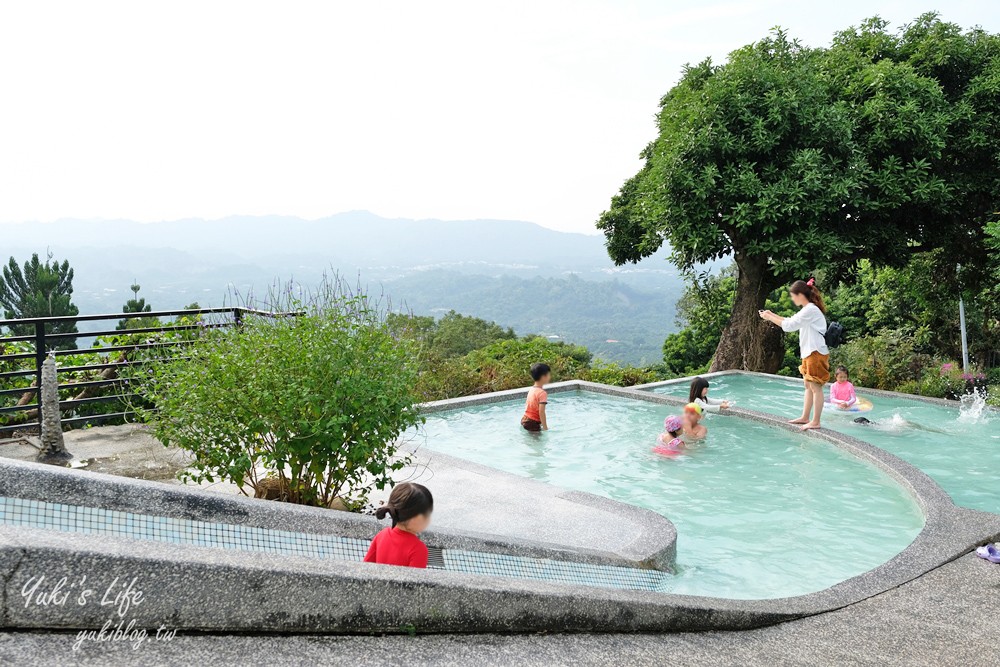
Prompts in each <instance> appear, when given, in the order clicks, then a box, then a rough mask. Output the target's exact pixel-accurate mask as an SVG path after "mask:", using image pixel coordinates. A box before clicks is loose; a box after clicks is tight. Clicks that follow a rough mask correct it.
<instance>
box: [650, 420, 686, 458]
mask: <svg viewBox="0 0 1000 667" xmlns="http://www.w3.org/2000/svg"><path fill="white" fill-rule="evenodd" d="M683 431H684V424H682V423H681V418H680V417H674V416H670V417H667V418H666V419H664V420H663V433H661V434H660V435H659V437H657V438H656V447H653V453H654V454H660V455H662V456H677V455H678V454H680V453H681V449H682V448H683V447H684V441H683V440H681V438H680V436H681V433H682V432H683Z"/></svg>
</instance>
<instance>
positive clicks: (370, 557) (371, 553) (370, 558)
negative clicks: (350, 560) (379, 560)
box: [365, 539, 376, 563]
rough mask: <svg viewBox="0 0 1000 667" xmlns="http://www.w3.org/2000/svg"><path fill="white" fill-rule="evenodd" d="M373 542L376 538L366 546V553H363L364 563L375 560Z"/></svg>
mask: <svg viewBox="0 0 1000 667" xmlns="http://www.w3.org/2000/svg"><path fill="white" fill-rule="evenodd" d="M375 543H376V540H374V539H373V540H372V543H371V545H370V546H369V547H368V553H366V554H365V562H366V563H374V562H375Z"/></svg>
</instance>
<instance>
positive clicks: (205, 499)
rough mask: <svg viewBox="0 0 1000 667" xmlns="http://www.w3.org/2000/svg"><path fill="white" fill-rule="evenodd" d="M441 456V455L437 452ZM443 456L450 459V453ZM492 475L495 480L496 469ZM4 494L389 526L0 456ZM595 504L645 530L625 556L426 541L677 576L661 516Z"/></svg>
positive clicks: (356, 530)
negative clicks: (658, 571) (672, 573)
mask: <svg viewBox="0 0 1000 667" xmlns="http://www.w3.org/2000/svg"><path fill="white" fill-rule="evenodd" d="M435 456H438V455H437V454H436V453H435ZM441 456H442V458H445V457H444V455H441ZM446 458H448V459H453V461H454V463H455V464H457V465H461V466H462V467H465V468H475V464H473V463H472V462H470V461H465V460H464V459H454V457H446ZM488 470H490V471H491V474H492V472H493V469H492V468H490V469H488ZM502 474H504V475H505V474H506V473H502ZM510 477H511V478H512V479H513V480H517V481H523V482H525V486H530V487H536V486H541V487H548V488H549V489H550V490H551V492H552V493H553V494H563V495H565V494H572V493H574V492H570V491H566V490H565V489H560V488H558V487H554V486H550V485H545V484H542V483H541V482H536V481H534V480H525V479H524V478H522V477H519V476H517V475H511V476H510ZM583 495H589V494H583ZM0 496H8V497H15V498H24V499H27V500H39V501H46V502H54V503H61V504H67V505H78V506H85V507H97V508H100V509H107V510H118V511H128V512H137V513H144V514H151V515H155V516H165V517H172V518H177V519H188V520H196V521H208V522H213V523H230V524H239V525H247V526H253V527H258V528H270V529H277V530H287V531H292V532H301V533H313V534H320V535H337V536H341V537H352V538H357V539H363V540H370V539H371V538H372V537H374V536H375V534H376V533H377V532H378V531H379V530H381V529H382V528H384V527H385V526H386V525H388V524H387V522H383V521H378V520H377V519H376V518H375V517H373V516H369V515H364V514H357V513H353V512H340V511H336V510H328V509H322V508H319V507H309V506H305V505H294V504H289V503H281V502H275V501H269V500H259V499H255V498H248V497H245V496H238V495H223V494H220V493H216V492H213V491H207V490H205V489H201V488H197V487H195V488H192V487H187V486H182V485H172V484H164V483H162V482H156V481H148V480H139V479H132V478H128V477H117V476H114V475H107V474H104V473H96V472H90V471H86V470H72V469H67V468H61V467H56V466H50V465H46V464H41V463H31V462H26V461H16V460H11V459H4V458H0ZM566 500H568V501H569V502H575V503H579V504H589V503H585V502H584V501H583V499H581V498H578V497H577V498H574V497H572V496H568V497H567V498H566ZM591 502H592V503H595V504H598V503H604V504H603V508H604V509H605V510H606V511H611V512H614V513H617V514H618V515H620V516H623V517H628V518H629V519H632V520H634V521H635V523H636V524H637V525H640V526H641V527H642V528H643V531H642V535H641V536H640V537H639V538H636V539H635V540H633V541H632V542H631V543H630V544H629V545H625V548H622V549H621V550H620V551H621V552H619V551H616V550H614V549H612V548H609V549H604V550H602V549H589V550H587V549H576V548H573V547H571V546H568V545H563V544H557V543H552V542H546V541H544V540H529V539H517V538H513V537H509V536H507V535H504V534H493V533H488V532H486V531H468V530H457V529H454V528H437V529H432V530H428V531H427V532H426V533H424V535H423V538H424V541H425V542H426V543H427V544H428V545H429V546H432V547H438V548H441V549H455V550H465V551H481V552H486V553H502V554H509V555H514V556H526V557H530V558H548V559H552V560H566V561H573V562H580V563H592V564H598V565H615V566H620V567H649V568H655V569H662V570H668V571H669V570H670V568H671V566H672V565H673V557H674V554H675V550H676V539H677V531H676V530H675V529H674V526H673V524H671V523H670V522H669V521H668V520H667V519H665V518H663V517H661V516H659V515H658V514H656V513H654V512H648V511H646V510H641V509H639V508H636V507H632V506H631V505H626V504H624V503H618V502H616V501H613V500H609V499H605V498H601V497H599V496H594V497H593V499H592V501H591ZM591 506H593V504H591Z"/></svg>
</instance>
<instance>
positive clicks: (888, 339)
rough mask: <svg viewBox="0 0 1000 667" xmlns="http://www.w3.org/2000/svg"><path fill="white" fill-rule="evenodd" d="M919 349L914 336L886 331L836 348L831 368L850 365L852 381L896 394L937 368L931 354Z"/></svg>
mask: <svg viewBox="0 0 1000 667" xmlns="http://www.w3.org/2000/svg"><path fill="white" fill-rule="evenodd" d="M915 346H916V343H915V341H914V339H913V337H912V336H911V335H908V334H906V333H904V332H900V331H883V332H881V333H879V334H877V335H874V336H863V337H860V338H855V339H854V340H852V341H850V342H848V343H846V344H844V345H842V346H840V347H838V348H835V349H834V350H833V351H832V353H831V358H830V365H831V366H832V367H836V366H839V365H844V366H846V367H847V368H848V370H849V371H850V372H851V379H852V381H853V382H854V383H855V384H857V385H859V386H862V387H871V388H872V389H887V390H890V391H892V390H895V389H896V388H897V387H899V386H900V385H902V384H904V383H908V382H917V383H919V382H920V381H921V380H922V379H923V374H924V370H925V369H926V368H928V367H930V366H932V365H935V362H934V360H933V359H932V358H931V357H930V356H929V355H926V354H920V353H918V352H916V351H915Z"/></svg>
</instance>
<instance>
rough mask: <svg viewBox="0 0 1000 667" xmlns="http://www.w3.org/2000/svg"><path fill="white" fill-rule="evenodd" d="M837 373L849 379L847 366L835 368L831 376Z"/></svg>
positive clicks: (849, 374)
mask: <svg viewBox="0 0 1000 667" xmlns="http://www.w3.org/2000/svg"><path fill="white" fill-rule="evenodd" d="M837 373H843V374H844V375H846V376H847V377H848V378H850V377H851V373H850V371H848V370H847V366H837V370H835V371H834V372H833V374H834V375H837Z"/></svg>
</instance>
